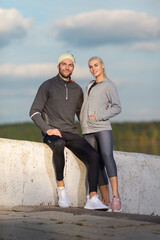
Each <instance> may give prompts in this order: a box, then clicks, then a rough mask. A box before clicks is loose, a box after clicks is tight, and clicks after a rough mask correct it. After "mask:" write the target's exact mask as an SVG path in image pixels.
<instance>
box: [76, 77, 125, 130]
mask: <svg viewBox="0 0 160 240" xmlns="http://www.w3.org/2000/svg"><path fill="white" fill-rule="evenodd" d="M94 81H95V80H92V81H91V82H90V83H89V84H88V86H87V88H86V91H85V94H84V102H83V105H82V109H81V113H80V123H81V128H82V133H83V134H87V133H93V132H99V131H104V130H112V127H111V124H110V121H109V119H110V118H112V117H114V116H116V115H117V114H119V113H120V112H121V105H120V100H119V97H118V93H117V89H116V87H115V85H114V84H113V82H112V81H111V80H109V79H108V78H106V79H104V80H102V81H101V82H98V83H97V84H96V85H95V86H94V87H93V88H92V90H91V91H90V93H89V95H88V90H89V88H90V86H91V85H92V84H93V83H94ZM108 105H109V106H110V107H109V109H108V110H106V109H105V108H106V107H107V106H108ZM90 114H95V118H96V121H95V120H94V119H93V118H92V117H90V116H89V115H90Z"/></svg>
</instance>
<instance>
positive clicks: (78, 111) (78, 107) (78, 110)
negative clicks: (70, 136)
mask: <svg viewBox="0 0 160 240" xmlns="http://www.w3.org/2000/svg"><path fill="white" fill-rule="evenodd" d="M82 103H83V91H82V89H81V91H80V97H79V101H78V104H77V109H76V115H77V117H78V120H79V115H80V112H81V107H82Z"/></svg>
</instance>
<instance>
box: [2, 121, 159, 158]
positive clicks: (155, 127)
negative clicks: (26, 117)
mask: <svg viewBox="0 0 160 240" xmlns="http://www.w3.org/2000/svg"><path fill="white" fill-rule="evenodd" d="M76 124H77V129H78V133H79V134H80V135H81V128H80V125H79V123H78V122H77V123H76ZM112 129H113V141H114V150H117V151H125V152H139V153H146V154H153V155H160V122H138V123H126V122H124V123H112ZM0 138H9V139H16V140H28V141H35V142H42V135H41V131H40V130H39V129H38V127H37V126H36V125H35V124H34V123H29V122H26V123H16V124H4V125H0Z"/></svg>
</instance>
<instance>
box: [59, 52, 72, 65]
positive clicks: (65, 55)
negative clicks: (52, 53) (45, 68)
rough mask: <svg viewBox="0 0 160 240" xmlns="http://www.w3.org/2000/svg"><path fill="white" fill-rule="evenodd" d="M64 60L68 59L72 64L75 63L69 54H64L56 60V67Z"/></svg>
mask: <svg viewBox="0 0 160 240" xmlns="http://www.w3.org/2000/svg"><path fill="white" fill-rule="evenodd" d="M66 58H69V59H71V60H72V62H73V64H74V62H75V60H74V57H73V55H72V54H71V53H64V54H61V55H60V56H59V57H58V60H57V66H58V65H59V64H60V62H62V61H63V60H64V59H66Z"/></svg>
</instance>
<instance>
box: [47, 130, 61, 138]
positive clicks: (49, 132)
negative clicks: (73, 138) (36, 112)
mask: <svg viewBox="0 0 160 240" xmlns="http://www.w3.org/2000/svg"><path fill="white" fill-rule="evenodd" d="M47 134H48V135H49V136H52V135H56V136H59V137H62V135H61V132H60V131H59V130H58V129H56V128H55V129H49V130H48V131H47Z"/></svg>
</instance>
